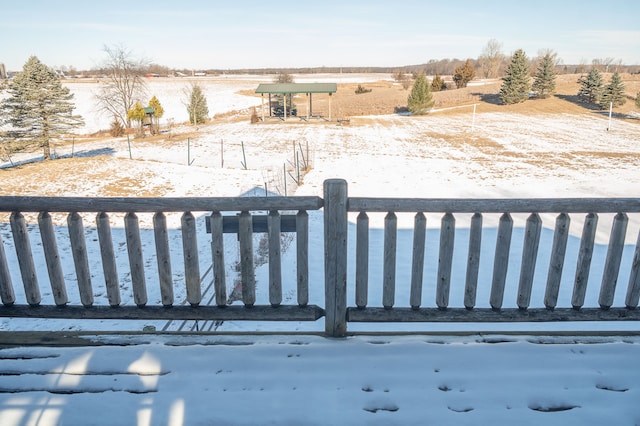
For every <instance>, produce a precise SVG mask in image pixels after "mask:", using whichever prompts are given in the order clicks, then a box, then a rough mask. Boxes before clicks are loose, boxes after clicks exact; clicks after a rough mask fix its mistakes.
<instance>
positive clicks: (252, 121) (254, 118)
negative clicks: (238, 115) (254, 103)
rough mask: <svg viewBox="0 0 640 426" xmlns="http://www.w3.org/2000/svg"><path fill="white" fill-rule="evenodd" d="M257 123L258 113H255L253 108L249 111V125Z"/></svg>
mask: <svg viewBox="0 0 640 426" xmlns="http://www.w3.org/2000/svg"><path fill="white" fill-rule="evenodd" d="M258 121H260V119H259V118H258V112H257V111H256V107H253V109H252V110H251V124H255V123H257V122H258Z"/></svg>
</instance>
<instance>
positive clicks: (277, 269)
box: [267, 210, 282, 307]
mask: <svg viewBox="0 0 640 426" xmlns="http://www.w3.org/2000/svg"><path fill="white" fill-rule="evenodd" d="M267 229H268V231H269V303H270V304H271V306H273V307H276V306H280V304H281V303H282V259H281V256H280V254H281V253H280V235H281V234H280V229H281V227H280V213H279V212H278V211H277V210H272V211H270V212H269V216H267Z"/></svg>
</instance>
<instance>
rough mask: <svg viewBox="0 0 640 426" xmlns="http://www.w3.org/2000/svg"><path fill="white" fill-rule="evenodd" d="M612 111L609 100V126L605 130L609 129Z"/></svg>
mask: <svg viewBox="0 0 640 426" xmlns="http://www.w3.org/2000/svg"><path fill="white" fill-rule="evenodd" d="M612 112H613V102H609V127H607V131H609V130H611V113H612Z"/></svg>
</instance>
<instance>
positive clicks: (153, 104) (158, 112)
mask: <svg viewBox="0 0 640 426" xmlns="http://www.w3.org/2000/svg"><path fill="white" fill-rule="evenodd" d="M149 108H153V118H154V121H155V122H154V123H153V127H154V130H155V131H156V132H158V131H160V119H161V118H162V116H163V115H164V108H162V105H161V104H160V101H159V100H158V98H156V97H155V95H154V96H153V97H152V98H151V99H150V100H149Z"/></svg>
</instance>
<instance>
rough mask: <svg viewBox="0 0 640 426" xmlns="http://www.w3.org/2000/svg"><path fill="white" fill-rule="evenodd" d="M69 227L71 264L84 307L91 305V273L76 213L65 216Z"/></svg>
mask: <svg viewBox="0 0 640 426" xmlns="http://www.w3.org/2000/svg"><path fill="white" fill-rule="evenodd" d="M67 225H68V227H69V240H70V242H71V253H73V263H74V265H75V269H76V277H77V279H78V290H79V292H80V302H81V303H82V305H84V306H87V307H89V306H91V305H93V289H92V287H91V271H90V270H89V256H88V254H87V242H86V240H85V238H84V226H83V224H82V216H80V215H79V214H78V213H77V212H71V213H69V215H68V216H67Z"/></svg>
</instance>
